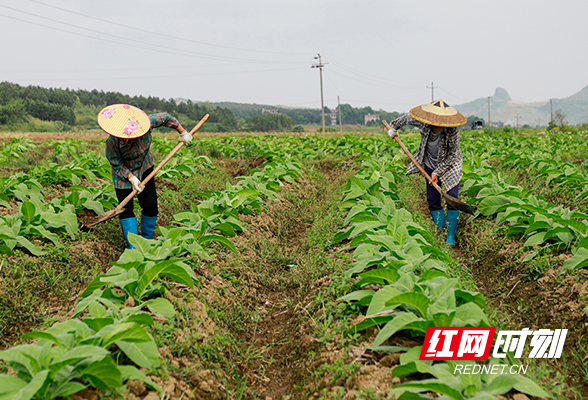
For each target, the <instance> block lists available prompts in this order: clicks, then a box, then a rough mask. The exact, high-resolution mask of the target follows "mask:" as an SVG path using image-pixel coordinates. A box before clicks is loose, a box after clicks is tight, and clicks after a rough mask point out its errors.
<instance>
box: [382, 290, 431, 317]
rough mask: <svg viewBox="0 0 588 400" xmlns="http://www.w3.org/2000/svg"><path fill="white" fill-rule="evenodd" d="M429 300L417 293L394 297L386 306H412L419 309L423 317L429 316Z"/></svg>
mask: <svg viewBox="0 0 588 400" xmlns="http://www.w3.org/2000/svg"><path fill="white" fill-rule="evenodd" d="M429 303H430V300H429V298H428V297H427V296H426V295H424V294H422V293H416V292H408V293H402V294H400V295H398V296H394V297H393V298H391V299H390V300H388V301H387V302H386V306H391V305H396V304H402V305H405V306H412V307H414V308H416V309H417V311H418V312H419V314H420V316H421V317H426V316H427V309H428V308H429Z"/></svg>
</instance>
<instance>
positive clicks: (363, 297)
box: [337, 290, 375, 305]
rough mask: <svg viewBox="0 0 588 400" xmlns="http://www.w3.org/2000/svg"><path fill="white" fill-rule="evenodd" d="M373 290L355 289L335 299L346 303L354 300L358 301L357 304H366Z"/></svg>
mask: <svg viewBox="0 0 588 400" xmlns="http://www.w3.org/2000/svg"><path fill="white" fill-rule="evenodd" d="M374 293H375V291H373V290H356V291H354V292H351V293H349V294H346V295H345V296H342V297H339V298H338V299H337V301H345V302H347V303H351V302H354V301H358V302H359V304H363V305H365V304H368V303H369V301H370V300H371V299H372V297H373V295H374Z"/></svg>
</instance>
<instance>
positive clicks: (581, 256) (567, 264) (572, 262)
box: [560, 247, 588, 274]
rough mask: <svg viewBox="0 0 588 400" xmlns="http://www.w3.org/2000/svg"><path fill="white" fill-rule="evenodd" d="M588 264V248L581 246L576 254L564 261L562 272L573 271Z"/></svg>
mask: <svg viewBox="0 0 588 400" xmlns="http://www.w3.org/2000/svg"><path fill="white" fill-rule="evenodd" d="M587 265H588V248H586V247H580V248H578V251H576V254H574V255H573V256H572V257H570V258H568V259H567V260H565V261H564V263H563V268H562V269H561V272H560V274H563V273H568V272H573V271H575V270H577V269H580V268H584V267H585V266H587Z"/></svg>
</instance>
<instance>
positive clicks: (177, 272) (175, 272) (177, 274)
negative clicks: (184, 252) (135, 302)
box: [136, 260, 192, 298]
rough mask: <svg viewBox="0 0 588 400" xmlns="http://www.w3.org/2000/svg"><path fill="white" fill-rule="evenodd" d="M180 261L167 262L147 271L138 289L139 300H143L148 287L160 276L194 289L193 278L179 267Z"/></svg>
mask: <svg viewBox="0 0 588 400" xmlns="http://www.w3.org/2000/svg"><path fill="white" fill-rule="evenodd" d="M177 263H178V260H166V261H163V262H160V263H158V264H155V265H153V266H152V267H151V268H150V269H149V270H147V271H145V273H144V274H143V276H141V279H140V280H139V285H138V286H137V289H136V294H137V297H138V298H141V297H142V296H143V294H144V293H145V290H146V289H147V287H148V286H149V285H150V284H151V283H152V282H153V280H155V279H156V278H157V277H158V276H159V275H167V276H169V277H170V278H172V279H174V280H175V281H176V282H178V283H181V284H184V285H186V286H189V287H192V276H191V275H190V274H189V273H188V271H187V270H186V269H185V268H183V267H182V266H180V265H178V264H177Z"/></svg>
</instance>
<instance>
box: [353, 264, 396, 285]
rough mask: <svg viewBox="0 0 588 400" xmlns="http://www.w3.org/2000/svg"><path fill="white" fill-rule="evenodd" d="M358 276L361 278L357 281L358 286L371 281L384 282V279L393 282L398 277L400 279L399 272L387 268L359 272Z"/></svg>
mask: <svg viewBox="0 0 588 400" xmlns="http://www.w3.org/2000/svg"><path fill="white" fill-rule="evenodd" d="M359 276H360V277H361V278H362V279H361V281H359V282H358V283H357V285H358V286H360V287H361V286H363V285H369V284H372V283H376V284H384V283H385V281H388V282H392V283H394V282H396V281H397V280H398V279H400V274H398V271H396V270H395V269H387V268H380V269H375V270H371V271H367V272H363V273H361V274H359Z"/></svg>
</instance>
